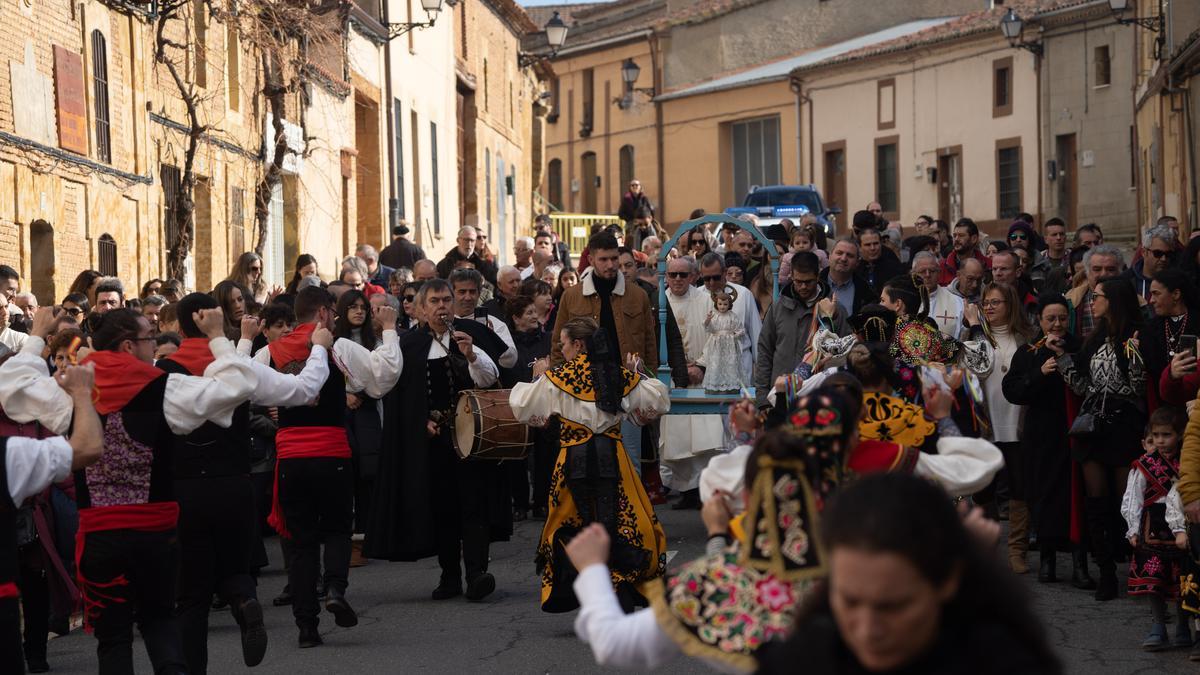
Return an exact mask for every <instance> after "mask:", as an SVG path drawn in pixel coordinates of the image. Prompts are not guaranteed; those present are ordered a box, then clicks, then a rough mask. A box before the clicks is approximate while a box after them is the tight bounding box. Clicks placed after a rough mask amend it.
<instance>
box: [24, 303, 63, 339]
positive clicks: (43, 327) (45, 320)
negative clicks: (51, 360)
mask: <svg viewBox="0 0 1200 675" xmlns="http://www.w3.org/2000/svg"><path fill="white" fill-rule="evenodd" d="M56 321H58V319H56V318H55V317H54V308H53V307H39V308H38V311H36V312H34V313H33V324H32V325H31V326H30V327H29V334H30V335H33V336H34V337H40V338H42V339H43V340H45V339H46V336H47V335H49V334H50V331H52V330H54V324H55V322H56Z"/></svg>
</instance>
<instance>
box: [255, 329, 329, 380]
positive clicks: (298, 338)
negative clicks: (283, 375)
mask: <svg viewBox="0 0 1200 675" xmlns="http://www.w3.org/2000/svg"><path fill="white" fill-rule="evenodd" d="M316 329H317V324H315V323H302V324H300V325H299V326H296V329H295V330H293V331H292V332H291V333H288V334H287V335H284V336H283V337H281V338H279V339H278V340H276V341H274V342H272V343H271V344H269V345H267V350H268V351H270V352H271V362H272V363H274V364H275V369H276V370H282V369H283V368H284V367H286V366H287V364H289V363H291V362H292V361H305V360H307V359H308V355H309V353H311V352H312V334H313V331H314V330H316Z"/></svg>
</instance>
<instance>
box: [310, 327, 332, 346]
mask: <svg viewBox="0 0 1200 675" xmlns="http://www.w3.org/2000/svg"><path fill="white" fill-rule="evenodd" d="M308 339H309V342H311V343H312V344H314V345H320V346H322V347H324V348H325V349H330V348H331V347H333V333H330V332H329V329H328V328H324V327H321V328H318V329H316V330H314V331H313V332H312V335H311V336H310V337H309V338H308Z"/></svg>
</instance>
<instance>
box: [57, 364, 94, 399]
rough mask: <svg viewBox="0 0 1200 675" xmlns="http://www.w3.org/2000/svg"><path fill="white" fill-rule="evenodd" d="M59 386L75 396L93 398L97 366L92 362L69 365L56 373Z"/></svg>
mask: <svg viewBox="0 0 1200 675" xmlns="http://www.w3.org/2000/svg"><path fill="white" fill-rule="evenodd" d="M54 379H55V380H56V381H58V386H60V387H62V388H63V391H65V392H67V393H68V394H70V395H71V396H73V397H83V398H86V399H87V400H89V401H90V400H91V399H92V388H93V387H94V386H95V385H96V368H95V366H94V365H92V364H90V363H89V364H87V365H86V366H67V367H66V368H63V369H62V370H60V371H58V372H56V373H54Z"/></svg>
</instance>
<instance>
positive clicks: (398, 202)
mask: <svg viewBox="0 0 1200 675" xmlns="http://www.w3.org/2000/svg"><path fill="white" fill-rule="evenodd" d="M412 4H413V3H408V5H405V3H403V2H400V0H387V4H383V3H381V2H378V1H377V0H338V1H336V2H330V3H325V4H324V5H322V7H323V8H324V10H323V12H324V13H321V14H320V15H319V16H317V15H314V16H313V18H312V21H313V27H312V28H311V31H310V33H309V34H310V35H314V36H317V38H319V39H312V40H308V41H306V43H305V44H304V45H300V44H298V43H293V44H291V45H289V46H287V47H286V48H283V49H285V50H286V51H287V53H286V54H281V56H283V57H285V58H283V59H282V60H283V61H284V62H286V63H289V64H290V63H293V62H294V63H297V64H299V65H298V66H297V67H296V68H294V69H293V71H291V72H289V73H288V74H287V77H286V78H285V79H287V84H289V85H292V84H294V85H296V86H294V87H290V88H289V91H288V92H287V93H286V94H285V95H284V97H283V100H284V103H285V104H284V106H283V109H284V112H283V115H282V120H281V122H282V126H283V129H284V132H283V137H284V145H285V146H286V149H287V151H286V153H285V155H284V161H283V165H282V177H281V180H280V181H279V182H278V185H276V186H275V188H274V190H273V191H271V192H270V193H269V195H270V196H269V199H267V200H264V204H266V205H267V209H266V213H267V217H266V219H265V228H264V232H263V236H264V240H265V246H264V248H263V254H264V258H265V263H266V264H265V273H266V276H267V279H268V280H269V281H270V282H271V283H277V284H284V283H286V281H287V280H288V279H290V277H291V273H292V269H293V267H294V262H295V259H296V256H298V255H299V254H301V253H310V254H313V255H315V256H317V259H318V264H319V267H320V269H321V273H322V276H324V277H325V278H327V279H328V278H334V277H336V275H337V273H338V263H339V261H340V259H341V258H342V257H344V256H346V255H350V254H352V253H353V250H354V248H355V246H356V245H358V244H360V243H367V244H372V245H375V246H377V247H381V246H383V245H386V244H387V243H388V242H389V241H390V239H391V237H390V227H389V226H390V225H393V224H396V223H398V222H401V221H404V222H412V223H416V224H417V225H418V227H417V228H415V229H416V230H417V235H416V236H417V237H418V239H419V240H420V241H421V243H422V244H424V245H427V246H429V247H430V248H431V255H433V254H436V253H439V252H440V251H442V250H444V249H446V248H449V246H450V245H451V242H452V240H453V232H454V231H455V230H456V229H457V227H458V226H459V225H460V224H461V223H462V222H464V220H465V216H464V213H463V211H462V209H460V208H459V194H460V190H459V189H458V188H457V186H458V183H459V180H458V177H459V174H460V171H458V170H456V169H457V168H458V167H456V156H457V155H459V154H461V152H459V151H458V148H459V147H460V143H459V142H458V141H459V139H460V137H461V136H462V135H463V132H462V131H461V130H462V129H469V130H471V132H472V134H473V135H474V136H475V137H476V138H478V139H479V144H478V148H479V155H480V157H481V158H483V157H484V156H485V155H486V158H487V160H488V162H490V163H491V164H490V165H489V166H494V168H495V169H496V171H497V176H498V177H499V178H498V180H499V183H497V182H496V181H495V180H493V182H491V183H487V182H486V181H485V180H484V178H483V176H484V175H485V173H484V172H483V171H480V172H479V174H480V177H481V178H480V180H479V181H478V185H479V188H478V190H467V192H470V193H471V194H473V195H475V196H476V202H477V203H484V202H485V201H486V200H485V197H488V196H494V197H495V198H496V200H497V204H496V205H495V206H494V207H493V210H492V211H491V212H490V215H488V214H486V213H484V214H480V215H479V216H477V217H478V218H479V219H480V221H481V224H483V225H484V226H485V227H493V228H496V231H495V233H494V235H493V236H494V237H496V238H501V239H507V240H510V241H511V238H512V237H513V236H515V230H514V229H513V228H514V227H515V226H516V224H517V223H523V224H525V225H527V224H528V222H529V219H530V214H531V211H532V197H531V195H532V193H533V185H534V181H535V180H540V173H539V171H537V170H534V169H533V168H531V167H530V166H529V163H530V162H532V161H539V160H540V153H539V152H537V151H535V150H534V145H535V139H536V140H537V141H538V142H540V139H541V135H540V133H538V134H535V131H534V129H535V127H536V126H537V125H536V121H537V116H536V114H535V109H536V108H537V107H538V101H539V100H540V99H539V97H538V95H539V94H540V88H539V84H538V82H539V81H538V77H539V75H538V74H537V73H541V72H545V69H544V68H541V69H529V68H525V69H521V68H518V64H517V62H518V52H519V40H520V37H521V36H522V35H523V34H524V32H526V31H529V30H533V29H535V28H536V27H535V26H533V24H532V23H530V21H529V18H528V17H527V16H526V15H525V14H524V12H523V11H522V10H521V9H520V7H518V6H517V5H516V4H514V3H512V2H502V1H501V0H489V1H486V2H485V1H483V0H461V1H460V2H458V3H455V4H453V5H451V4H447V5H445V10H446V11H445V12H444V16H443V19H442V21H441V22H439V23H437V24H436V26H435V27H429V28H427V29H425V30H418V31H415V32H412V33H410V37H409V38H408V39H404V38H397V39H395V40H389V29H388V26H387V24H388V23H402V22H408V21H419V20H420V19H421V18H422V17H417V18H416V19H413V18H412V17H410V16H409V14H410V13H411V10H410V8H409V6H411V5H412ZM154 7H155V5H153V4H149V3H147V4H139V3H136V2H124V1H123V0H84V2H81V3H74V4H71V3H68V4H65V5H64V4H62V3H47V2H25V1H22V2H15V3H5V4H3V5H2V6H0V262H3V263H5V264H10V265H12V266H14V267H15V268H17V269H18V270H19V271H20V272H21V274H22V276H23V277H24V278H26V279H28V280H29V283H28V284H27V285H28V286H30V288H31V290H33V291H34V292H35V293H36V294H37V295H38V296H39V300H40V301H41V302H42V303H43V304H50V303H52V302H57V301H59V300H61V298H62V296H63V294H64V293H65V292H66V289H67V288H68V287H69V285H70V283H71V281H72V280H73V278H74V276H75V275H76V274H77V273H78V272H79V271H81V270H83V269H89V268H93V269H98V270H100V271H101V272H103V273H106V274H115V275H116V276H119V277H120V278H121V279H123V280H124V281H125V282H126V284H128V285H129V286H130V287H131V288H130V291H131V292H132V291H133V290H135V288H140V286H141V285H142V284H144V283H145V282H146V281H148V280H149V279H151V278H156V277H163V276H165V268H166V263H167V249H168V248H169V247H170V245H171V243H172V242H173V241H175V235H174V233H175V231H176V230H177V228H178V226H177V224H176V222H175V220H176V218H175V217H174V213H175V210H174V209H173V204H175V201H174V200H175V199H176V196H177V195H178V194H179V193H180V192H179V185H180V182H181V180H182V178H183V174H184V172H183V169H184V166H185V161H184V160H185V156H186V148H187V145H188V131H189V129H190V125H189V123H188V121H189V117H188V114H187V113H188V111H187V107H186V106H185V105H184V97H183V96H182V95H181V93H180V91H179V87H178V85H177V83H176V82H175V80H174V78H173V77H172V76H171V74H170V72H169V70H168V69H167V68H166V67H165V66H164V64H163V63H160V62H158V60H156V58H155V44H154V27H155V21H157V20H159V19H158V18H157V17H155V16H153V15H150V14H149V12H150V11H151V10H152V9H153V8H154ZM208 7H210V5H209V4H207V3H187V4H185V5H184V6H183V7H182V8H181V10H180V12H179V15H178V17H177V18H176V19H174V20H172V21H170V22H168V23H167V24H166V31H165V32H166V35H167V36H168V37H170V38H171V39H172V40H173V41H174V42H177V43H179V44H182V45H186V49H180V50H176V52H172V51H171V50H170V49H168V50H167V56H168V58H169V59H171V61H172V63H174V64H175V65H176V66H177V72H178V73H179V74H180V78H181V81H182V82H183V85H184V87H185V88H187V89H192V90H194V91H195V93H196V98H195V101H196V106H195V108H196V110H197V117H198V120H199V123H200V124H201V125H204V129H205V132H204V134H203V135H202V136H201V137H200V140H199V143H198V147H197V151H196V153H195V160H194V174H195V177H196V184H195V189H194V191H193V194H192V197H193V200H194V203H195V208H194V212H193V214H194V215H193V220H194V241H193V244H192V247H191V249H190V251H189V255H188V257H187V262H186V266H185V272H184V274H183V276H184V277H185V279H184V281H185V283H186V285H187V286H189V287H192V288H201V289H207V288H211V287H212V286H213V285H214V284H215V283H216V282H218V281H220V280H221V279H223V278H225V277H226V276H227V275H228V273H229V270H230V268H231V266H232V264H233V262H234V261H235V260H236V258H237V257H238V255H240V254H241V253H242V252H243V251H246V250H251V249H253V248H254V247H255V241H256V239H257V234H258V233H257V232H256V228H255V209H256V199H255V195H256V188H257V187H258V186H259V184H260V182H261V181H262V179H263V176H264V174H265V172H266V169H267V162H268V161H270V158H271V157H272V156H273V154H274V148H275V130H274V124H273V122H274V120H273V118H272V112H271V111H272V106H270V105H269V102H268V100H267V98H266V96H265V92H264V89H265V85H266V75H265V74H264V72H263V67H262V65H261V64H262V59H261V58H260V57H261V56H262V52H261V51H259V50H260V49H261V48H262V44H261V42H260V43H255V42H254V41H253V40H252V39H251V38H250V37H249V35H248V34H247V32H246V31H247V29H246V24H245V23H244V17H242V18H239V16H238V15H237V14H236V13H231V11H230V10H229V8H228V7H226V6H225V5H224V4H223V3H215V4H213V5H211V7H212V8H213V9H212V11H211V12H210V11H208V10H207V9H206V8H208ZM325 10H327V11H325ZM418 11H419V10H418ZM471 16H475V17H476V18H475V19H473V20H472V21H470V22H468V21H465V20H461V19H462V18H463V17H471ZM463 30H465V31H469V33H467V34H463V33H460V31H463ZM405 42H407V43H408V44H407V45H406V44H404V43H405ZM456 44H460V45H465V44H470V45H472V46H475V45H476V44H478V49H477V50H476V51H478V52H483V53H486V54H488V56H487V58H486V61H484V60H482V59H478V58H476V57H475V55H474V54H471V55H469V56H468V55H463V57H460V58H456V48H455V45H456ZM405 47H407V49H406V48H405ZM278 49H279V48H277V50H278ZM485 63H486V67H485V65H484V64H485ZM456 66H458V67H457V68H456ZM288 67H290V66H288ZM485 70H487V71H488V77H487V78H486V79H487V81H488V83H489V86H488V88H487V92H488V94H487V98H488V103H489V108H488V109H486V110H483V111H482V113H481V114H479V115H476V114H474V113H472V114H471V116H470V117H469V118H468V119H462V118H460V114H459V112H458V106H457V105H456V100H455V93H454V87H455V83H456V81H457V80H458V78H457V77H456V71H462V72H464V73H467V74H468V75H470V76H473V77H476V78H478V79H480V80H482V79H485V78H484V77H483V72H484V71H485ZM439 93H440V95H437V94H439ZM501 162H502V163H503V167H504V168H503V170H502V171H501V169H500V166H501ZM458 163H459V164H461V160H460V161H459V162H458ZM479 166H480V167H482V166H484V162H483V159H481V160H480V164H479ZM497 184H498V185H500V186H501V188H499V189H498V188H497V187H496V185H497ZM508 190H511V192H507V191H508ZM502 192H503V199H502V198H501V193H502ZM448 232H449V233H450V235H449V237H448V238H447V237H446V234H445V233H448ZM500 255H501V260H502V261H503V260H504V259H506V258H507V256H508V253H507V252H504V251H501V252H500Z"/></svg>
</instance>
